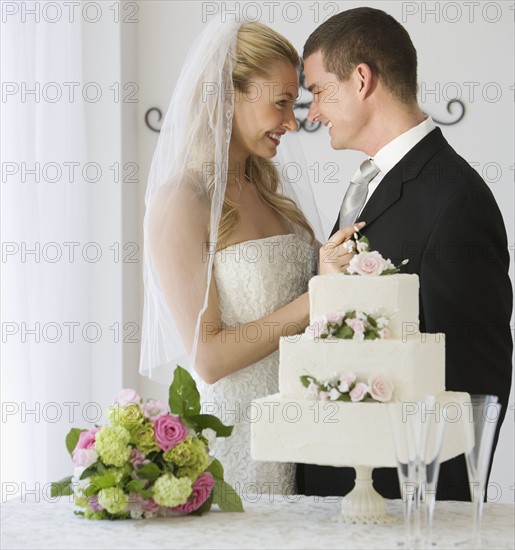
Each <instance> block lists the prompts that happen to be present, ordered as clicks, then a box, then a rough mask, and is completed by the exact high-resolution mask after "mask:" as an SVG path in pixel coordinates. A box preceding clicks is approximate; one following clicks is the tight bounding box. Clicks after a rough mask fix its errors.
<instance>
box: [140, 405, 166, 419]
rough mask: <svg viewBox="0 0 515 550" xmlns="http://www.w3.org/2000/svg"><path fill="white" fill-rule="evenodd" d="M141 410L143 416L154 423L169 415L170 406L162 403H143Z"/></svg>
mask: <svg viewBox="0 0 515 550" xmlns="http://www.w3.org/2000/svg"><path fill="white" fill-rule="evenodd" d="M141 410H142V412H143V414H144V415H145V416H146V417H147V418H148V419H149V420H152V421H154V420H157V419H158V418H159V417H160V416H164V415H165V414H168V406H167V405H166V403H163V402H162V401H148V402H147V403H143V405H141Z"/></svg>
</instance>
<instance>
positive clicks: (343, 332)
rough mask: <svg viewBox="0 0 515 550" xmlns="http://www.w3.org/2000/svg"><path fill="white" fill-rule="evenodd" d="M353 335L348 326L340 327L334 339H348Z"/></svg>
mask: <svg viewBox="0 0 515 550" xmlns="http://www.w3.org/2000/svg"><path fill="white" fill-rule="evenodd" d="M353 335H354V331H353V330H352V329H351V328H350V327H349V325H342V326H341V327H340V328H339V329H338V330H337V331H336V333H335V336H336V338H343V339H350V338H352V337H353Z"/></svg>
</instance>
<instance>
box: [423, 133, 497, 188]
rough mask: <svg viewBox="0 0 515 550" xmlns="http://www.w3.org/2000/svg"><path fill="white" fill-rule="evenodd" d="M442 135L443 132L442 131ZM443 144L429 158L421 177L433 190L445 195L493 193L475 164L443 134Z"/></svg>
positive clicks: (441, 141)
mask: <svg viewBox="0 0 515 550" xmlns="http://www.w3.org/2000/svg"><path fill="white" fill-rule="evenodd" d="M440 135H441V133H440ZM440 143H441V146H440V147H439V148H438V150H437V151H436V152H435V153H434V154H433V155H432V156H431V157H430V158H429V159H427V162H426V164H425V165H424V167H423V168H422V170H421V172H420V175H419V177H420V178H421V179H422V181H423V182H425V183H427V184H428V185H429V186H430V187H431V188H433V189H432V190H433V191H437V192H439V193H442V194H444V195H455V194H460V193H467V194H477V195H479V196H481V195H485V194H486V195H488V196H490V195H491V191H490V188H489V187H488V185H487V184H486V183H485V181H484V179H483V178H482V177H481V175H480V174H479V173H478V172H477V170H476V169H475V168H474V166H473V165H472V164H471V163H470V162H469V161H467V160H466V159H465V158H464V157H462V156H461V155H460V154H459V153H458V152H457V151H456V150H455V149H454V148H453V147H452V146H451V145H450V144H449V143H448V142H447V140H446V139H445V138H443V136H441V140H440Z"/></svg>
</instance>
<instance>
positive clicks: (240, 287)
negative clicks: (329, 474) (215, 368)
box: [198, 234, 316, 498]
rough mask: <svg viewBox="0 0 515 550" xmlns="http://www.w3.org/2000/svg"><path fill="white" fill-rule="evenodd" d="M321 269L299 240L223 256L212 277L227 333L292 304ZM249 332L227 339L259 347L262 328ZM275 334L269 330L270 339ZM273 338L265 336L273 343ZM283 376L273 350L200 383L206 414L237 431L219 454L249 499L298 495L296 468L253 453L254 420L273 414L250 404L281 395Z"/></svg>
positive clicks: (272, 241)
mask: <svg viewBox="0 0 515 550" xmlns="http://www.w3.org/2000/svg"><path fill="white" fill-rule="evenodd" d="M315 269H316V255H315V251H314V247H313V246H311V245H310V244H308V243H306V242H305V241H303V240H302V239H301V238H300V237H298V236H297V235H295V234H289V235H276V236H274V237H266V238H264V239H255V240H250V241H245V242H243V243H238V244H235V245H232V246H229V247H227V248H225V249H223V250H220V251H218V252H217V253H216V254H215V257H214V263H213V274H214V278H215V282H216V287H217V291H218V299H219V301H220V312H221V319H222V322H223V323H224V324H225V325H226V326H227V327H237V325H240V324H244V323H251V322H252V321H255V320H256V319H260V318H261V317H264V316H266V315H269V314H270V313H272V312H274V311H276V310H277V309H279V308H281V307H283V306H285V305H287V304H288V303H289V302H291V301H292V300H294V299H295V298H297V297H298V296H300V295H301V294H302V293H304V292H307V289H308V282H309V279H310V278H311V277H312V276H313V275H314V274H315ZM247 328H248V330H246V332H245V333H244V332H242V331H241V330H238V329H237V328H236V330H235V332H234V333H233V335H229V336H228V338H232V339H234V338H240V339H243V338H247V339H250V340H253V339H257V338H258V337H259V336H260V335H259V334H258V331H257V328H258V327H257V326H256V327H253V326H252V325H249V326H248V327H247ZM273 328H274V327H270V334H271V331H272V330H273ZM275 330H278V329H277V328H275ZM268 334H269V332H267V333H266V334H262V335H261V337H264V338H267V337H268ZM278 370H279V352H278V351H275V352H274V353H272V354H270V355H269V356H267V357H265V358H264V359H262V360H261V361H258V362H257V363H254V364H253V365H250V366H249V367H247V368H245V369H242V370H240V371H238V372H236V373H234V374H231V375H229V376H227V377H225V378H223V379H221V380H219V381H218V382H216V383H215V384H211V385H208V384H205V383H203V382H202V381H200V382H199V384H198V386H199V391H200V396H201V400H202V410H203V412H204V413H210V414H215V415H216V416H218V417H219V418H220V419H221V420H222V422H224V424H230V425H234V429H233V432H232V435H231V436H230V437H229V438H227V439H225V438H219V439H218V440H217V442H216V444H215V445H214V447H213V451H214V454H215V457H216V458H218V459H219V460H220V462H221V463H222V465H223V467H224V473H225V475H224V478H225V480H226V481H227V483H229V484H230V485H232V487H234V489H235V490H236V491H237V492H238V493H239V494H240V495H242V496H243V497H244V496H245V495H246V494H281V493H282V494H295V492H296V491H295V489H296V488H295V465H294V464H284V463H272V462H256V461H253V460H252V457H251V454H250V426H251V422H252V419H255V418H257V415H258V414H269V411H259V410H257V409H256V408H255V407H252V406H251V405H250V403H251V401H252V400H253V399H256V398H259V397H264V396H266V395H270V394H274V393H277V392H278V391H279V387H278ZM272 412H273V411H271V412H270V414H272ZM253 498H255V497H253Z"/></svg>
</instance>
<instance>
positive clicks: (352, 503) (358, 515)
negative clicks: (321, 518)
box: [333, 466, 399, 524]
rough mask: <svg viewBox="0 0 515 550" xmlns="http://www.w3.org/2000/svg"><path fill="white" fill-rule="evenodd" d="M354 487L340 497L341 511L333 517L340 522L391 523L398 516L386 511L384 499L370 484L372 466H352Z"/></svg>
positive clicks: (396, 519)
mask: <svg viewBox="0 0 515 550" xmlns="http://www.w3.org/2000/svg"><path fill="white" fill-rule="evenodd" d="M354 470H355V471H356V480H355V482H354V488H353V489H352V491H351V492H350V493H348V494H347V495H345V496H344V497H343V498H342V501H341V504H342V511H341V513H340V514H338V515H337V516H334V517H333V520H334V521H338V522H340V523H364V524H371V523H380V524H384V523H393V522H396V521H399V518H397V517H396V516H392V515H390V514H388V513H387V512H386V501H385V499H384V498H383V497H382V496H381V495H380V494H379V493H378V492H377V491H376V490H375V489H374V486H373V485H372V468H369V467H367V466H354Z"/></svg>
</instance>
